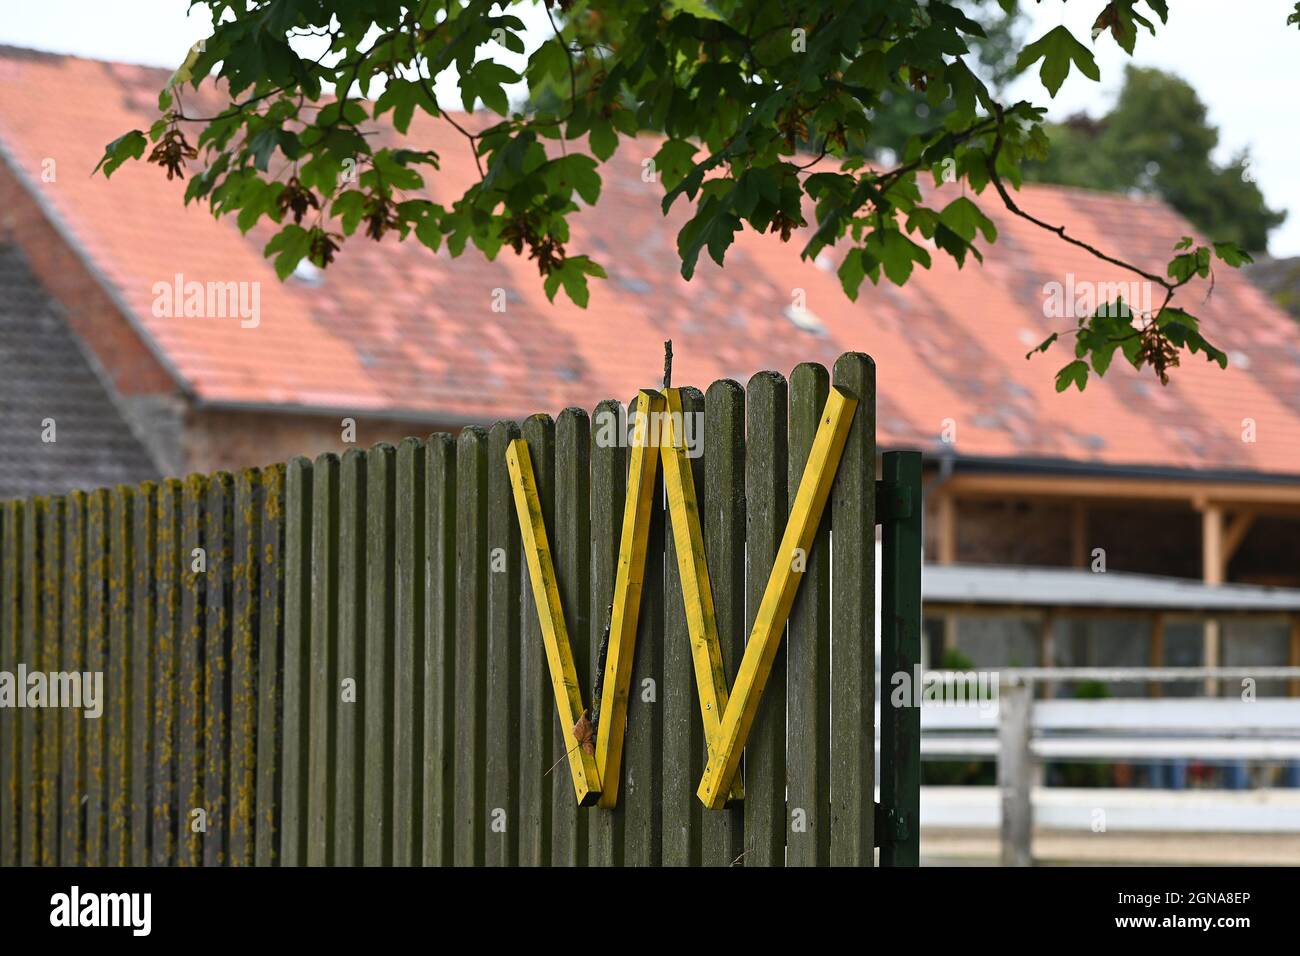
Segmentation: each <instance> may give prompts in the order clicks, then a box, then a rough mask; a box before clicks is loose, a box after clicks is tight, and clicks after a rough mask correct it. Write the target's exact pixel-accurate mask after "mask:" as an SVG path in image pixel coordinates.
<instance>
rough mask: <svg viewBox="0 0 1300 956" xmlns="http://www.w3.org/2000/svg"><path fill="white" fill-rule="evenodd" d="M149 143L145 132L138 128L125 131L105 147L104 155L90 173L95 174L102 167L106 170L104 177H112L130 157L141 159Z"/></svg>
mask: <svg viewBox="0 0 1300 956" xmlns="http://www.w3.org/2000/svg"><path fill="white" fill-rule="evenodd" d="M148 144H149V141H148V140H147V139H145V135H144V133H142V132H140V130H138V129H133V130H131V132H129V133H123V134H122V135H121V136H119V137H118V138H117V139H115V140H113V142H111V143H109V144H108V145H107V146H105V147H104V155H103V156H102V157H101V158H100V160H99V162H98V163H96V164H95V168H94V169H92V170H91V171H90V175H92V176H93V175H95V173H97V172H99V171H100V169H103V170H104V178H105V179H108V178H110V177H111V176H112V175H113V173H115V172H117V168H118V167H119V166H121V165H122V164H123V163H125V162H126V161H127V160H128V159H139V158H140V157H141V156H143V155H144V148H145V146H147V145H148Z"/></svg>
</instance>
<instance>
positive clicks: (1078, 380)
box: [1056, 359, 1088, 392]
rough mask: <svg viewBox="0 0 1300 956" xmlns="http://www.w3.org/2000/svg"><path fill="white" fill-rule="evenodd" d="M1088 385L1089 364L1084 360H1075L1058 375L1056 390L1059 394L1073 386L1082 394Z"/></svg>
mask: <svg viewBox="0 0 1300 956" xmlns="http://www.w3.org/2000/svg"><path fill="white" fill-rule="evenodd" d="M1087 384H1088V363H1087V362H1085V361H1083V360H1082V359H1075V360H1074V361H1073V362H1071V363H1070V364H1069V365H1067V366H1065V367H1064V368H1063V369H1061V370H1060V371H1059V372H1057V373H1056V390H1057V391H1058V392H1063V391H1065V390H1066V389H1067V388H1069V387H1070V386H1071V385H1074V386H1076V387H1077V388H1078V389H1079V391H1081V392H1082V391H1083V390H1084V388H1085V387H1086V386H1087Z"/></svg>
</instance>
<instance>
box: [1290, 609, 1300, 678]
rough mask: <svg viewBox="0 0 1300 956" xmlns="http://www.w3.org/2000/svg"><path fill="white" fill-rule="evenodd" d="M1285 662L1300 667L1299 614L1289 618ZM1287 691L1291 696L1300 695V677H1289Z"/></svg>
mask: <svg viewBox="0 0 1300 956" xmlns="http://www.w3.org/2000/svg"><path fill="white" fill-rule="evenodd" d="M1287 663H1288V664H1289V665H1291V666H1292V667H1300V616H1298V617H1293V618H1291V649H1290V655H1289V656H1288V659H1287ZM1287 691H1288V693H1290V695H1291V696H1292V697H1300V678H1295V677H1293V678H1291V680H1290V686H1289V687H1288V688H1287Z"/></svg>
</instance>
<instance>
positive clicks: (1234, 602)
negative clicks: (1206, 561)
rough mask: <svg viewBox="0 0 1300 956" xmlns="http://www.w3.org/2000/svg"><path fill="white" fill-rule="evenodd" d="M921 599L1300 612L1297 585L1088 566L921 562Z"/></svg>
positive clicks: (930, 601)
mask: <svg viewBox="0 0 1300 956" xmlns="http://www.w3.org/2000/svg"><path fill="white" fill-rule="evenodd" d="M921 598H922V600H923V601H924V602H925V603H927V604H945V605H949V604H982V605H990V606H997V607H1111V608H1132V609H1142V610H1171V611H1189V612H1206V613H1208V612H1214V611H1220V612H1227V611H1271V612H1292V611H1300V590H1297V589H1291V588H1271V587H1256V586H1253V585H1247V584H1220V585H1216V586H1210V585H1208V584H1202V583H1201V582H1199V581H1189V580H1185V579H1182V578H1166V577H1157V576H1154V575H1148V574H1129V573H1127V572H1124V571H1107V572H1105V573H1104V574H1094V573H1093V572H1092V571H1090V570H1088V569H1078V570H1076V569H1073V568H1021V567H1004V566H1001V565H971V564H949V565H939V564H925V565H922V568H921Z"/></svg>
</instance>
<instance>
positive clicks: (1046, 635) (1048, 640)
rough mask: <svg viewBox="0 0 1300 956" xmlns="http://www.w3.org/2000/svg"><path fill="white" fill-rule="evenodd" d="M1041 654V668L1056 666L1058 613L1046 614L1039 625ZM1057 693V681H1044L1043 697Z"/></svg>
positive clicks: (1047, 612) (1049, 612)
mask: <svg viewBox="0 0 1300 956" xmlns="http://www.w3.org/2000/svg"><path fill="white" fill-rule="evenodd" d="M1038 628H1039V630H1038V638H1039V645H1040V647H1039V652H1040V657H1041V666H1043V667H1055V666H1056V612H1055V611H1052V610H1048V611H1046V612H1044V614H1043V618H1042V620H1041V621H1040V622H1039V625H1038ZM1055 693H1056V682H1055V681H1050V680H1049V681H1043V696H1044V697H1053V696H1055Z"/></svg>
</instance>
